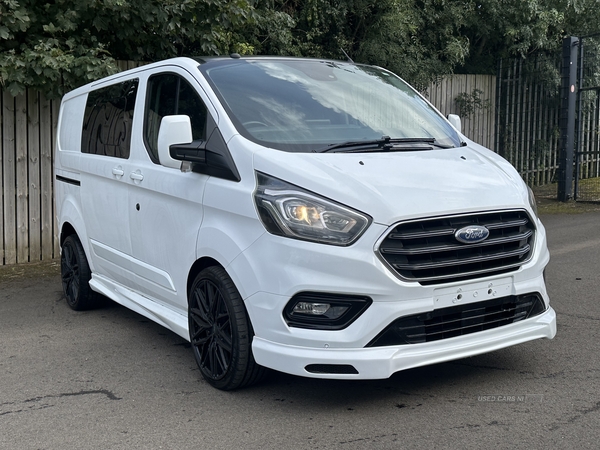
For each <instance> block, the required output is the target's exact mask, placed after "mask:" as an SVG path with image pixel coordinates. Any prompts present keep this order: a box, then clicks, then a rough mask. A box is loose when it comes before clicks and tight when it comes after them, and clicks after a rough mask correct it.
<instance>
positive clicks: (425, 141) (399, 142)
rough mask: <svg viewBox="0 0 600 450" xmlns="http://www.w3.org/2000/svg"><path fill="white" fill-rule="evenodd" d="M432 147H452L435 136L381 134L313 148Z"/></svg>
mask: <svg viewBox="0 0 600 450" xmlns="http://www.w3.org/2000/svg"><path fill="white" fill-rule="evenodd" d="M433 147H438V148H452V146H451V145H442V144H438V143H436V140H435V138H432V137H422V138H394V139H392V138H390V137H389V136H382V137H381V139H373V140H366V141H347V142H340V143H339V144H331V145H328V146H327V147H324V148H320V149H317V150H313V152H315V153H327V152H334V151H339V152H345V153H353V152H361V151H365V150H368V151H411V150H432V149H433Z"/></svg>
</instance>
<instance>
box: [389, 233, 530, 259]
mask: <svg viewBox="0 0 600 450" xmlns="http://www.w3.org/2000/svg"><path fill="white" fill-rule="evenodd" d="M453 234H454V233H453ZM532 234H533V231H531V230H527V231H526V232H524V233H519V234H515V235H510V236H506V237H500V238H495V239H487V240H485V241H483V242H482V243H480V244H479V246H480V247H488V246H491V245H498V244H509V243H511V242H519V241H522V240H525V239H529V238H530V237H531V235H532ZM462 248H464V244H454V245H452V244H450V245H443V246H442V245H436V246H431V247H421V248H416V249H412V248H409V249H404V248H393V247H381V249H380V251H381V253H389V254H396V255H421V254H424V253H432V252H447V251H451V250H459V249H462Z"/></svg>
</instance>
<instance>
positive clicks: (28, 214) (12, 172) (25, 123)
mask: <svg viewBox="0 0 600 450" xmlns="http://www.w3.org/2000/svg"><path fill="white" fill-rule="evenodd" d="M59 106H60V100H52V101H51V100H48V99H46V98H45V97H44V96H43V95H41V94H40V93H39V92H37V91H34V90H31V89H30V90H27V92H26V93H25V94H23V95H19V96H17V97H13V96H12V95H10V94H9V93H8V92H2V95H1V109H0V111H1V112H2V113H1V123H2V126H1V127H0V128H1V131H0V133H1V135H2V136H1V139H0V142H2V149H1V151H0V168H1V170H0V172H1V173H0V178H1V180H2V195H1V196H0V211H1V212H2V217H1V220H0V250H1V254H2V264H15V263H23V262H28V261H40V260H47V259H52V258H55V257H56V256H57V255H58V243H57V238H56V235H57V231H56V223H55V213H54V201H53V164H52V162H53V161H52V159H53V155H54V141H55V139H54V134H55V130H56V122H57V119H58V109H59Z"/></svg>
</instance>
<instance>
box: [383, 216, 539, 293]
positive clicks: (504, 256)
mask: <svg viewBox="0 0 600 450" xmlns="http://www.w3.org/2000/svg"><path fill="white" fill-rule="evenodd" d="M473 225H479V226H483V227H485V228H487V229H488V231H489V236H488V237H487V238H486V239H485V240H483V241H482V242H478V243H469V244H465V243H462V242H459V241H458V240H457V239H456V237H455V234H456V232H457V231H458V230H460V229H461V228H464V227H467V226H473ZM534 239H535V225H534V223H533V221H532V220H531V219H530V218H529V216H528V214H527V212H526V211H525V210H509V211H497V212H486V213H478V214H468V215H463V216H448V217H437V218H429V219H422V220H415V221H410V222H402V223H400V224H398V225H396V226H395V227H394V228H393V229H391V230H390V232H389V233H388V234H387V236H386V237H385V238H384V239H383V240H382V241H381V242H380V244H379V248H378V253H379V255H380V257H381V258H382V259H383V260H384V261H385V262H386V263H387V264H388V266H389V267H390V268H391V269H392V270H393V271H395V273H396V274H397V275H399V276H400V277H401V278H403V279H405V280H409V281H418V282H422V283H424V284H435V283H442V282H446V281H452V280H468V279H473V278H478V277H482V276H486V275H489V274H499V273H505V272H506V271H510V270H517V269H518V268H519V267H520V266H521V265H523V264H524V263H526V262H527V261H529V259H530V258H531V256H532V252H533V243H534Z"/></svg>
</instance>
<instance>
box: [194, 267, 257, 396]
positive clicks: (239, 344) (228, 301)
mask: <svg viewBox="0 0 600 450" xmlns="http://www.w3.org/2000/svg"><path fill="white" fill-rule="evenodd" d="M188 320H189V331H190V341H191V343H192V348H193V350H194V357H195V358H196V362H197V364H198V367H199V368H200V372H201V373H202V376H203V377H204V379H205V380H206V381H208V382H209V383H210V384H211V385H212V386H214V387H216V388H217V389H222V390H232V389H238V388H241V387H244V386H248V385H250V384H253V383H256V382H257V381H259V380H260V379H262V378H263V376H264V374H265V372H266V370H265V368H263V367H261V366H259V365H258V364H256V362H255V361H254V357H253V356H252V338H253V331H252V326H251V324H250V320H249V319H248V315H247V314H246V308H245V306H244V302H243V301H242V299H241V297H240V294H239V292H238V291H237V289H236V287H235V285H234V284H233V281H232V280H231V278H229V275H227V272H225V270H223V269H222V268H221V267H217V266H213V267H208V268H206V269H204V270H203V271H202V272H200V273H199V274H198V276H196V278H195V280H194V283H193V284H192V289H191V291H190V299H189V313H188Z"/></svg>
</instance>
